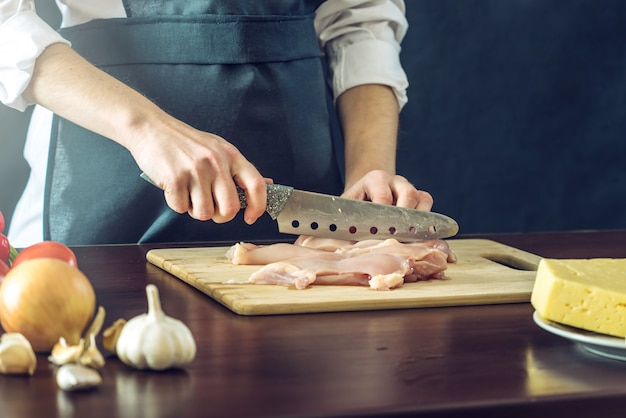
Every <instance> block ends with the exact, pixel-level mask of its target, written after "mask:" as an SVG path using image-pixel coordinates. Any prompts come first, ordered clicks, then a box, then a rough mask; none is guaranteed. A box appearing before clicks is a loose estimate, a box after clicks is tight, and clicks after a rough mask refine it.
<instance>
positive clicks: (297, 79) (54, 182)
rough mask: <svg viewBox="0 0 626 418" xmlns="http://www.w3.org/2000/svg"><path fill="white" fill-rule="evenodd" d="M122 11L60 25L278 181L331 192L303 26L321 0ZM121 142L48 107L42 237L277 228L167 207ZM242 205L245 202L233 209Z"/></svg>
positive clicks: (330, 148)
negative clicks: (50, 124)
mask: <svg viewBox="0 0 626 418" xmlns="http://www.w3.org/2000/svg"><path fill="white" fill-rule="evenodd" d="M124 3H125V7H126V12H127V15H128V18H121V19H103V20H95V21H91V22H88V23H86V24H83V25H80V26H76V27H71V28H66V29H62V30H61V34H62V35H63V36H64V37H66V38H67V39H68V40H70V41H71V42H72V46H73V48H74V49H75V50H77V51H78V52H79V53H80V54H82V55H83V56H84V57H85V58H86V59H88V60H89V61H90V62H92V63H93V64H95V65H97V66H98V67H99V68H101V69H103V70H104V71H106V72H108V73H109V74H111V75H113V76H114V77H116V78H118V79H120V80H122V81H123V82H124V83H126V84H128V85H130V86H131V87H133V88H135V89H136V90H138V91H140V92H141V93H143V94H144V95H146V96H147V97H148V98H150V99H151V100H153V101H154V102H155V103H156V104H158V105H159V106H160V107H161V108H162V109H164V110H165V111H166V112H168V113H169V114H171V115H173V116H174V117H176V118H179V119H181V120H182V121H184V122H186V123H188V124H190V125H191V126H194V127H195V128H197V129H200V130H203V131H207V132H211V133H214V134H217V135H220V136H222V137H223V138H225V139H226V140H228V141H229V142H231V143H233V144H234V145H235V146H236V147H237V148H238V149H239V150H240V151H241V152H242V153H243V154H244V156H245V157H246V158H247V159H248V160H249V161H251V162H252V163H253V164H254V165H255V166H256V167H257V169H258V170H259V171H260V172H261V174H262V175H263V176H266V177H271V178H273V179H274V181H275V182H276V183H281V184H288V185H291V186H294V187H297V188H301V189H306V190H314V191H319V192H324V193H331V194H338V193H340V192H341V189H342V179H341V177H342V176H341V173H340V168H339V164H338V159H337V154H338V152H339V150H340V149H341V148H340V138H339V136H340V135H339V129H338V127H337V122H336V115H335V112H334V110H333V109H332V100H331V99H330V90H329V87H328V83H327V82H326V67H325V65H324V62H323V58H322V56H321V53H320V48H319V42H318V39H317V36H316V34H315V31H314V27H313V18H314V12H315V9H316V8H317V7H318V6H319V4H320V3H322V1H320V0H318V1H306V0H301V1H295V0H294V1H287V0H274V1H273V0H268V1H259V0H246V1H242V0H238V1H232V0H223V1H125V2H124ZM139 174H140V170H139V168H138V166H137V165H136V163H135V161H134V159H133V158H132V156H131V154H130V153H129V152H128V151H127V150H126V149H125V148H123V147H122V146H120V145H118V144H117V143H115V142H113V141H111V140H108V139H106V138H104V137H102V136H99V135H97V134H94V133H93V132H90V131H87V130H85V129H83V128H81V127H79V126H77V125H75V124H73V123H71V122H69V121H67V120H65V119H62V118H59V117H56V116H55V119H54V123H53V130H52V138H51V147H50V157H49V164H48V175H47V180H46V192H45V205H44V238H45V239H51V240H56V241H61V242H65V243H67V244H71V245H81V244H102V243H109V244H111V243H135V242H192V241H232V242H235V241H240V240H253V239H276V238H278V237H279V236H280V234H279V233H278V230H277V227H276V224H275V222H274V221H272V220H271V219H270V218H269V216H268V215H267V214H265V215H264V216H263V217H262V218H261V219H259V220H258V221H257V222H256V223H255V224H254V225H252V226H249V225H247V224H245V223H244V222H243V220H242V213H241V212H240V213H239V215H238V216H237V217H236V218H235V219H234V220H233V221H231V222H228V223H226V224H216V223H214V222H213V221H206V222H201V221H196V220H194V219H192V218H191V217H190V216H189V215H188V214H182V215H181V214H177V213H175V212H174V211H172V210H171V209H170V208H169V207H168V206H167V205H166V203H165V199H164V197H163V192H162V191H160V190H159V189H157V188H155V187H154V186H152V185H149V184H148V183H146V182H145V181H143V180H141V179H140V177H139ZM242 212H243V211H242Z"/></svg>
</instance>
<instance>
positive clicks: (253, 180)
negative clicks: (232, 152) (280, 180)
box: [234, 167, 273, 225]
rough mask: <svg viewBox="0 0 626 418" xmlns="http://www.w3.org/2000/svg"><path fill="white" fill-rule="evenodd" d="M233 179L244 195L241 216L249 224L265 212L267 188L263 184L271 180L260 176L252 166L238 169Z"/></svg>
mask: <svg viewBox="0 0 626 418" xmlns="http://www.w3.org/2000/svg"><path fill="white" fill-rule="evenodd" d="M234 179H235V182H236V183H237V185H238V186H239V187H241V188H242V189H243V191H244V193H245V195H246V202H247V203H246V209H245V210H244V214H243V218H244V221H245V222H246V223H247V224H249V225H251V224H253V223H254V222H256V220H257V219H258V218H260V217H261V216H262V215H263V213H264V212H265V209H266V208H267V188H266V187H265V185H266V183H272V182H273V181H272V180H271V179H264V178H263V177H261V175H260V174H259V173H258V171H257V170H256V169H255V168H254V167H247V168H245V169H242V170H240V171H239V172H238V173H237V175H236V176H235V177H234Z"/></svg>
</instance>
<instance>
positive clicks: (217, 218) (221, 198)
mask: <svg viewBox="0 0 626 418" xmlns="http://www.w3.org/2000/svg"><path fill="white" fill-rule="evenodd" d="M213 198H214V202H215V213H214V214H213V218H212V219H213V221H214V222H216V223H225V222H228V221H231V220H232V219H233V218H234V217H235V215H237V213H238V212H239V210H240V209H241V204H240V203H239V195H238V194H237V188H236V187H235V182H234V181H233V179H232V177H227V178H222V179H220V180H217V181H215V182H214V183H213Z"/></svg>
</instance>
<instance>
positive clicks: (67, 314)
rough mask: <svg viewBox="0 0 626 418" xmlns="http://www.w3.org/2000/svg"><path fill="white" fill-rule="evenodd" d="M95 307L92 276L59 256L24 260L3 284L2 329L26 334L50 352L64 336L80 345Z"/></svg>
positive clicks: (0, 303) (39, 349) (0, 294)
mask: <svg viewBox="0 0 626 418" xmlns="http://www.w3.org/2000/svg"><path fill="white" fill-rule="evenodd" d="M95 307H96V296H95V292H94V290H93V287H92V285H91V283H90V282H89V279H87V277H86V276H85V275H84V274H83V273H82V272H80V271H79V270H78V269H77V268H76V267H74V266H71V265H69V264H68V263H66V262H64V261H61V260H57V259H52V258H37V259H32V260H27V261H24V262H22V263H20V265H18V266H17V267H15V268H12V269H11V270H10V271H9V272H8V273H7V275H6V276H5V277H4V280H3V281H2V284H1V285H0V323H1V324H2V328H4V330H5V331H6V332H19V333H20V334H22V335H24V337H26V339H27V340H28V341H29V342H30V343H31V345H32V346H33V350H35V351H36V352H40V353H41V352H50V351H51V350H52V347H53V346H54V344H56V343H57V342H58V341H59V338H61V337H63V338H65V340H66V341H67V343H68V344H72V345H74V344H78V342H79V341H80V338H81V337H82V333H83V331H84V330H85V328H86V327H87V326H88V325H89V323H90V322H91V319H92V317H93V315H94V311H95Z"/></svg>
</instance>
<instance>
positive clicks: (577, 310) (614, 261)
mask: <svg viewBox="0 0 626 418" xmlns="http://www.w3.org/2000/svg"><path fill="white" fill-rule="evenodd" d="M530 302H531V304H532V305H533V307H534V308H535V309H536V311H537V313H538V314H539V315H540V316H541V317H542V318H544V319H548V320H551V321H554V322H558V323H561V324H565V325H570V326H572V327H576V328H582V329H586V330H589V331H594V332H598V333H601V334H609V335H614V336H617V337H625V336H626V259H622V258H593V259H576V260H557V259H542V260H541V261H540V262H539V266H538V268H537V277H536V280H535V284H534V287H533V291H532V294H531V299H530Z"/></svg>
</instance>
